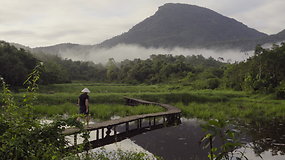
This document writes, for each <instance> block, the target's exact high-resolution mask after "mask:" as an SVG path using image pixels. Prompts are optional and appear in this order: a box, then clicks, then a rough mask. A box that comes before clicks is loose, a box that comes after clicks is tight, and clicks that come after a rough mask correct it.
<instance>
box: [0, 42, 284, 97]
mask: <svg viewBox="0 0 285 160" xmlns="http://www.w3.org/2000/svg"><path fill="white" fill-rule="evenodd" d="M221 59H222V58H221ZM284 60H285V44H284V43H282V44H281V45H273V47H272V48H271V49H264V48H262V47H261V46H257V47H256V50H255V54H254V56H252V57H250V58H249V59H248V60H247V61H243V62H236V63H234V64H229V63H224V62H222V61H218V60H215V59H214V58H211V57H210V58H204V57H203V56H202V55H192V56H186V57H185V56H182V55H180V56H173V55H151V56H150V57H149V58H148V59H146V60H141V59H134V60H124V61H121V62H115V60H114V59H112V58H111V59H109V61H108V62H107V63H106V64H104V65H103V64H94V63H93V62H83V61H73V60H71V59H62V58H61V57H58V56H54V55H48V54H31V53H29V52H28V51H25V50H24V49H19V50H18V49H16V48H15V47H14V46H11V45H10V44H8V43H6V42H0V73H1V76H2V77H3V78H4V80H5V81H6V82H7V83H8V84H10V85H11V86H20V85H22V84H23V82H24V80H25V79H26V77H27V74H28V73H30V72H31V70H32V69H33V68H34V66H35V65H36V64H37V63H39V62H43V64H44V67H43V70H42V76H41V83H42V84H52V83H68V82H72V81H82V80H83V81H94V82H116V83H129V84H141V83H144V84H156V83H179V84H182V85H188V86H192V88H193V89H216V88H229V89H234V90H244V91H253V92H263V93H273V92H276V93H277V95H278V97H284V92H285V91H284V90H285V66H284V65H285V64H284V63H283V62H284Z"/></svg>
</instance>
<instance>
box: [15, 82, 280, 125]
mask: <svg viewBox="0 0 285 160" xmlns="http://www.w3.org/2000/svg"><path fill="white" fill-rule="evenodd" d="M83 87H88V88H89V89H90V90H91V93H90V94H89V96H90V105H91V107H90V108H91V113H92V114H93V115H92V116H94V118H96V119H102V120H105V119H109V118H110V117H112V116H114V115H117V116H127V115H134V114H144V113H151V112H157V111H158V110H157V107H153V106H137V107H129V106H125V105H124V104H125V100H124V96H127V97H133V98H139V99H144V100H148V101H153V102H160V103H166V104H172V105H174V106H177V107H179V108H181V109H182V113H183V115H184V116H186V117H189V118H190V117H197V118H202V119H211V118H217V119H273V118H281V119H285V102H283V101H282V100H274V97H273V96H272V95H262V94H251V93H246V92H239V91H231V90H192V88H191V87H189V86H181V85H170V84H160V85H125V84H104V83H88V82H84V83H83V82H76V83H71V84H55V85H48V86H40V91H39V95H38V99H37V101H36V103H35V104H36V106H35V109H36V111H37V113H38V114H40V115H45V116H54V115H57V114H61V115H62V114H76V113H78V108H77V105H76V103H77V99H78V96H79V95H80V91H81V89H82V88H83ZM24 94H25V93H15V94H14V95H15V98H16V99H18V100H19V101H20V100H21V98H22V97H23V95H24ZM159 111H160V110H159Z"/></svg>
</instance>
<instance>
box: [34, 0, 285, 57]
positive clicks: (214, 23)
mask: <svg viewBox="0 0 285 160" xmlns="http://www.w3.org/2000/svg"><path fill="white" fill-rule="evenodd" d="M282 41H285V31H284V30H283V31H281V32H280V33H277V34H274V35H270V36H269V35H267V34H264V33H261V32H259V31H257V30H255V29H253V28H250V27H248V26H246V25H245V24H243V23H241V22H238V21H236V20H235V19H232V18H229V17H226V16H223V15H221V14H219V13H217V12H215V11H212V10H210V9H207V8H203V7H198V6H194V5H188V4H173V3H168V4H165V5H163V6H161V7H159V9H158V11H157V12H156V13H155V14H154V15H152V16H150V17H148V18H146V19H145V20H143V21H142V22H140V23H138V24H137V25H135V26H134V27H132V28H131V29H130V30H129V31H128V32H125V33H123V34H121V35H118V36H115V37H113V38H111V39H108V40H105V41H103V42H102V43H100V44H95V45H79V44H71V43H62V44H57V45H54V46H47V47H37V48H33V49H31V51H32V52H43V53H48V54H53V55H64V56H65V57H68V56H72V54H74V55H76V54H78V53H80V54H83V55H84V53H88V54H89V53H91V54H96V49H98V48H100V47H103V48H109V47H113V46H115V45H118V44H122V43H124V44H130V45H132V44H135V45H141V46H145V47H157V48H170V49H171V48H175V47H183V48H203V49H204V48H208V49H219V50H220V49H238V50H242V51H249V50H251V51H252V50H254V49H255V47H256V45H258V44H261V45H262V44H266V43H269V44H272V43H277V42H282ZM74 55H73V56H74Z"/></svg>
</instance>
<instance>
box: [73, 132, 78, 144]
mask: <svg viewBox="0 0 285 160" xmlns="http://www.w3.org/2000/svg"><path fill="white" fill-rule="evenodd" d="M73 138H74V139H73V140H74V146H76V145H77V134H74V137H73Z"/></svg>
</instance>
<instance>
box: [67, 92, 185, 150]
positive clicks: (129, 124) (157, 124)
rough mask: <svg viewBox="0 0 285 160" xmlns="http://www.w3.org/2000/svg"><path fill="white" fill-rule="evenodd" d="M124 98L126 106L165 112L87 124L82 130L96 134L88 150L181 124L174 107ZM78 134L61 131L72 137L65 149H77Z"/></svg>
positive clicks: (75, 129) (178, 110)
mask: <svg viewBox="0 0 285 160" xmlns="http://www.w3.org/2000/svg"><path fill="white" fill-rule="evenodd" d="M124 98H125V100H126V104H127V105H131V106H136V105H139V104H143V105H156V106H160V107H163V108H165V109H166V111H165V112H159V113H151V114H143V115H134V116H127V117H123V118H120V119H115V120H109V121H104V122H100V123H95V124H89V125H88V127H87V126H85V127H84V130H86V131H92V132H94V131H95V132H94V133H93V134H96V135H95V137H96V138H95V140H93V141H90V142H89V147H88V149H93V148H97V147H100V146H104V145H107V144H111V143H114V142H118V141H121V140H123V139H126V138H129V137H133V136H135V135H138V134H141V133H143V132H147V131H150V130H154V129H158V128H163V127H166V126H171V125H176V124H180V123H181V121H180V118H181V110H180V109H178V108H176V107H174V106H171V105H169V104H161V103H155V102H149V101H145V100H140V99H134V98H129V97H124ZM80 132H81V130H80V129H78V128H67V129H65V130H64V131H63V134H64V135H66V136H70V135H73V136H74V143H73V145H72V146H69V147H68V148H67V149H68V150H69V149H74V148H75V147H77V145H80V144H78V143H77V139H78V138H77V135H78V134H80ZM92 132H91V133H92ZM111 133H113V134H111Z"/></svg>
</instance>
